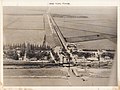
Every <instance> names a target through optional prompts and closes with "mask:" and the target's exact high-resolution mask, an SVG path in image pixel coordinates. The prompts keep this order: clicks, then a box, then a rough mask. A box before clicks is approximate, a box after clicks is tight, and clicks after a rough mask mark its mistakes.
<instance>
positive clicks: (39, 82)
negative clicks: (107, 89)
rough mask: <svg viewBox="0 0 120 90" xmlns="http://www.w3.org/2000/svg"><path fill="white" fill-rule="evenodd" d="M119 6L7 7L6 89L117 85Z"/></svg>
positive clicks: (4, 25) (4, 47)
mask: <svg viewBox="0 0 120 90" xmlns="http://www.w3.org/2000/svg"><path fill="white" fill-rule="evenodd" d="M116 52H117V7H115V6H71V7H65V6H64V7H55V6H54V7H48V6H46V7H45V6H41V7H40V6H39V7H38V6H31V7H30V6H4V7H3V81H4V85H5V86H117V53H116Z"/></svg>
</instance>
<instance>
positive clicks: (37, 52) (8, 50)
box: [3, 43, 51, 60]
mask: <svg viewBox="0 0 120 90" xmlns="http://www.w3.org/2000/svg"><path fill="white" fill-rule="evenodd" d="M3 49H4V54H5V56H6V57H7V58H12V59H15V60H18V59H19V57H21V58H22V59H23V57H24V56H25V53H26V57H27V58H29V59H30V58H37V60H39V59H41V58H44V57H45V56H46V57H47V59H50V58H51V57H50V53H48V52H47V51H49V50H51V47H50V46H42V45H37V44H30V43H27V44H25V43H23V44H14V45H4V47H3ZM18 51H19V53H18Z"/></svg>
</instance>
